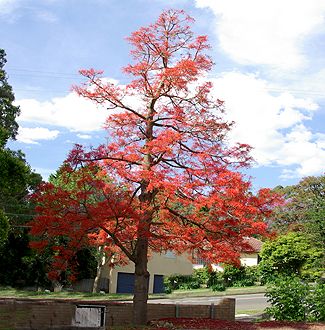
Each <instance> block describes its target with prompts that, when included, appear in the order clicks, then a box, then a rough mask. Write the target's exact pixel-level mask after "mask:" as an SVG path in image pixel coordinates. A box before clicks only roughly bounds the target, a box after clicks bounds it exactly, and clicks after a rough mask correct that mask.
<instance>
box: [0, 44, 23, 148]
mask: <svg viewBox="0 0 325 330" xmlns="http://www.w3.org/2000/svg"><path fill="white" fill-rule="evenodd" d="M6 62H7V60H6V53H5V51H4V50H3V49H0V148H3V147H4V146H5V144H6V143H7V141H8V139H15V137H16V135H17V132H18V124H17V122H16V117H17V116H18V115H19V114H20V109H19V107H18V106H15V105H14V104H13V102H14V101H15V96H14V93H13V91H12V87H11V86H10V85H9V84H8V79H7V75H6V72H5V71H4V69H3V67H4V65H5V64H6Z"/></svg>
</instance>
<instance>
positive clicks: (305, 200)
mask: <svg viewBox="0 0 325 330" xmlns="http://www.w3.org/2000/svg"><path fill="white" fill-rule="evenodd" d="M275 191H276V192H278V193H281V194H283V195H284V197H285V199H286V204H285V205H283V206H281V207H279V208H278V209H277V210H276V212H275V213H274V219H273V225H274V226H275V227H276V228H277V229H278V230H280V231H282V232H287V231H288V230H289V231H290V230H296V231H300V232H305V233H307V234H309V235H310V236H311V237H312V238H311V239H312V241H313V243H314V244H315V245H317V246H319V247H321V248H323V250H324V249H325V175H322V176H318V177H315V176H309V177H306V178H304V179H302V180H301V181H300V182H299V183H298V184H297V185H294V186H288V187H277V188H276V189H275Z"/></svg>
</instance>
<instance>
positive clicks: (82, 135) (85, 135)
mask: <svg viewBox="0 0 325 330" xmlns="http://www.w3.org/2000/svg"><path fill="white" fill-rule="evenodd" d="M77 136H78V138H80V139H84V140H88V139H91V135H89V134H77Z"/></svg>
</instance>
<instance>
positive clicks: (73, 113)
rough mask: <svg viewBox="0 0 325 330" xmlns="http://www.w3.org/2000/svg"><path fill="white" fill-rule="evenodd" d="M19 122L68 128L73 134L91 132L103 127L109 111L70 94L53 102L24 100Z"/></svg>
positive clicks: (19, 101) (18, 102) (20, 102)
mask: <svg viewBox="0 0 325 330" xmlns="http://www.w3.org/2000/svg"><path fill="white" fill-rule="evenodd" d="M16 103H17V104H19V105H20V108H21V115H20V116H19V118H18V120H19V122H22V123H25V122H30V123H38V124H43V125H53V126H59V127H64V128H67V129H69V130H71V131H73V132H91V131H96V130H100V129H101V128H102V127H103V124H104V122H105V119H106V117H107V115H108V111H107V110H105V109H103V108H99V107H96V105H95V104H94V103H93V102H91V101H89V100H86V99H84V98H81V97H79V96H77V95H76V94H75V93H70V94H68V95H67V96H64V97H57V98H54V99H52V100H51V101H46V102H40V101H37V100H35V99H22V100H18V101H17V102H16Z"/></svg>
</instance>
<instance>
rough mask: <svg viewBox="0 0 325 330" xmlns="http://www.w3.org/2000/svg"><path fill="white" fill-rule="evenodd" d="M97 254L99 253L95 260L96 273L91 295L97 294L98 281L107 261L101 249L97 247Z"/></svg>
mask: <svg viewBox="0 0 325 330" xmlns="http://www.w3.org/2000/svg"><path fill="white" fill-rule="evenodd" d="M98 252H99V256H98V260H97V272H96V277H95V279H94V284H93V290H92V291H93V293H97V292H99V288H98V285H99V280H100V278H101V276H102V272H103V268H104V266H105V265H106V264H107V261H108V260H107V259H106V256H105V253H104V252H103V247H101V246H100V247H99V248H98Z"/></svg>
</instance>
